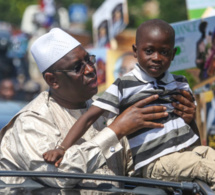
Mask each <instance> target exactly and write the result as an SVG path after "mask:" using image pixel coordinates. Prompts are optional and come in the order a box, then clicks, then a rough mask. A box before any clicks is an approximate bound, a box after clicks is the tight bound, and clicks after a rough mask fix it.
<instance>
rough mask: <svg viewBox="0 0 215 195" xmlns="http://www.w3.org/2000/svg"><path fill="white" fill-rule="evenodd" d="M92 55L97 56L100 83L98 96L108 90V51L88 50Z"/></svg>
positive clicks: (102, 49)
mask: <svg viewBox="0 0 215 195" xmlns="http://www.w3.org/2000/svg"><path fill="white" fill-rule="evenodd" d="M87 51H88V52H89V53H90V55H95V56H96V64H95V66H96V72H97V82H98V94H100V93H102V92H103V91H105V89H106V81H107V77H106V70H107V67H106V63H107V49H106V48H91V49H87Z"/></svg>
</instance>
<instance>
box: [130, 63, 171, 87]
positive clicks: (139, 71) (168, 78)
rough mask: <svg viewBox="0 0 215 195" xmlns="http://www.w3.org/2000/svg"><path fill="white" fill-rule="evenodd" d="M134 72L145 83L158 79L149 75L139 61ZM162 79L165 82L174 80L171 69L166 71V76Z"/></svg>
mask: <svg viewBox="0 0 215 195" xmlns="http://www.w3.org/2000/svg"><path fill="white" fill-rule="evenodd" d="M132 73H133V74H134V76H135V77H136V78H137V79H138V80H140V81H142V82H144V83H150V82H156V79H155V78H153V77H151V76H149V75H147V74H146V72H145V71H144V70H143V69H142V68H141V67H140V65H139V64H138V63H137V64H136V65H135V67H134V69H133V70H132ZM160 81H162V82H164V83H171V82H173V81H174V77H173V75H172V74H170V73H169V71H166V72H165V75H164V77H163V78H162V79H160Z"/></svg>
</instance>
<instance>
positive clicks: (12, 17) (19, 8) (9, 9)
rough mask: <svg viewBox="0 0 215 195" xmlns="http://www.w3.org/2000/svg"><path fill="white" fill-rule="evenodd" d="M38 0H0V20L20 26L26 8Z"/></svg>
mask: <svg viewBox="0 0 215 195" xmlns="http://www.w3.org/2000/svg"><path fill="white" fill-rule="evenodd" d="M37 3H38V0H18V1H17V0H0V20H1V21H6V22H9V23H11V24H13V25H16V26H19V25H20V23H21V19H22V15H23V13H24V10H25V8H26V7H27V6H28V5H31V4H37Z"/></svg>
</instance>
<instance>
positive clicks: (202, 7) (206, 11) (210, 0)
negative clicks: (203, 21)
mask: <svg viewBox="0 0 215 195" xmlns="http://www.w3.org/2000/svg"><path fill="white" fill-rule="evenodd" d="M186 6H187V13H188V17H189V19H199V18H204V17H210V16H214V15H215V1H214V0H204V1H203V0H186Z"/></svg>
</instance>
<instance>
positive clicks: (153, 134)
mask: <svg viewBox="0 0 215 195" xmlns="http://www.w3.org/2000/svg"><path fill="white" fill-rule="evenodd" d="M178 89H183V90H186V91H189V92H190V93H191V95H192V91H191V89H190V87H189V84H188V82H187V80H186V78H185V77H184V76H176V75H172V74H170V73H169V72H168V71H167V72H165V74H164V76H163V77H162V78H161V79H159V80H157V79H156V78H152V77H150V76H149V75H147V73H145V72H144V70H142V69H141V67H140V66H139V65H138V64H137V65H135V68H134V69H133V70H132V71H131V72H129V73H127V74H125V75H124V76H123V77H121V78H118V79H117V80H116V81H115V82H114V83H113V84H112V85H111V86H110V87H109V88H108V89H107V90H106V91H105V92H104V93H103V94H102V95H101V96H100V97H99V98H98V99H97V100H96V101H95V102H93V105H94V106H98V107H100V108H102V109H104V110H107V111H110V112H112V113H115V114H119V113H121V112H123V111H124V110H125V109H126V108H128V107H129V106H131V105H133V104H134V103H136V102H137V101H139V100H141V99H145V98H147V97H149V96H151V95H153V94H158V95H159V98H158V99H157V100H156V101H153V102H152V103H150V104H148V105H147V106H153V105H163V106H165V107H166V108H167V110H166V112H168V117H165V118H161V119H157V120H154V122H157V123H162V124H164V127H163V128H154V129H153V128H152V129H151V128H144V129H141V130H139V131H136V132H135V133H132V134H130V135H128V139H129V144H130V147H131V150H132V155H133V160H134V166H135V170H137V169H139V168H141V167H143V166H145V165H147V164H149V163H150V162H152V161H153V160H155V159H157V158H159V157H161V156H164V155H166V154H169V153H172V152H176V151H179V150H181V149H183V148H186V147H188V146H190V145H192V144H193V143H194V142H196V140H197V139H198V136H197V135H196V134H195V133H194V131H193V130H192V129H191V128H190V126H189V125H187V124H186V123H185V121H184V120H183V119H182V118H181V117H179V116H177V115H176V114H175V113H174V112H173V110H174V107H173V106H172V102H173V101H175V100H174V99H172V97H171V96H172V95H176V94H179V92H178V91H177V90H178ZM145 107H146V106H145Z"/></svg>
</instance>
